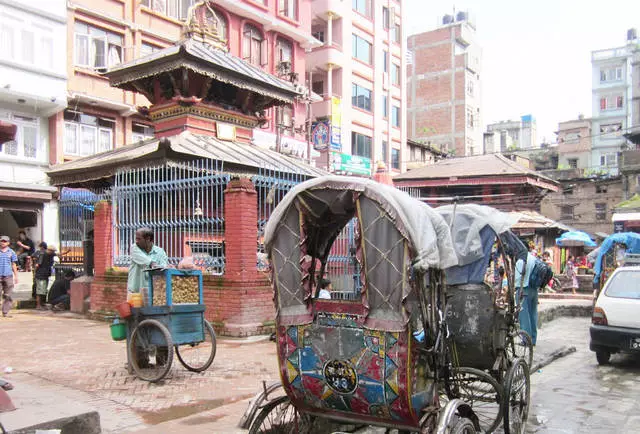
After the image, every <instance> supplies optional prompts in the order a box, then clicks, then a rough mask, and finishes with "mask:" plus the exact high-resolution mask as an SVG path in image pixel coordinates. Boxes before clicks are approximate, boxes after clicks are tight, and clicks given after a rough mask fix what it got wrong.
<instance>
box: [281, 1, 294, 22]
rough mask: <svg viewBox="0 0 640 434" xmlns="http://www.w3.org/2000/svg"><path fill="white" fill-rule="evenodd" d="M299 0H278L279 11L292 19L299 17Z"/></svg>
mask: <svg viewBox="0 0 640 434" xmlns="http://www.w3.org/2000/svg"><path fill="white" fill-rule="evenodd" d="M297 4H298V0H278V13H279V14H280V15H283V16H285V17H287V18H290V19H292V20H296V19H298V7H297Z"/></svg>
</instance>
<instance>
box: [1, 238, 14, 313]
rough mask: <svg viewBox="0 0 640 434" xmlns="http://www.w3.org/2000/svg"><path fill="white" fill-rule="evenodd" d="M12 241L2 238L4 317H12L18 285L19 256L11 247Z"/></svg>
mask: <svg viewBox="0 0 640 434" xmlns="http://www.w3.org/2000/svg"><path fill="white" fill-rule="evenodd" d="M10 242H11V239H10V238H9V237H8V236H7V235H2V236H0V292H1V293H2V316H3V317H4V318H7V317H11V315H9V311H11V307H12V306H13V286H14V285H17V284H18V255H16V252H14V251H13V249H11V248H10V247H9V243H10Z"/></svg>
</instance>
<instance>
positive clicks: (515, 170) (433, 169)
mask: <svg viewBox="0 0 640 434" xmlns="http://www.w3.org/2000/svg"><path fill="white" fill-rule="evenodd" d="M500 175H507V176H508V175H520V176H522V175H528V176H532V177H536V178H541V179H544V180H546V181H549V182H551V183H554V184H555V183H556V182H555V181H553V180H552V179H551V178H547V177H546V176H544V175H541V174H539V173H537V172H535V171H533V170H531V169H527V168H526V167H524V166H521V165H520V164H518V163H516V162H514V161H511V160H509V159H508V158H506V157H504V156H503V155H500V154H487V155H476V156H471V157H459V158H445V159H444V160H440V161H438V162H437V163H435V164H431V165H429V166H425V167H421V168H419V169H414V170H410V171H408V172H406V173H403V174H400V175H398V176H394V178H393V180H394V181H396V180H398V181H400V180H409V179H438V178H451V177H457V178H471V177H479V176H500Z"/></svg>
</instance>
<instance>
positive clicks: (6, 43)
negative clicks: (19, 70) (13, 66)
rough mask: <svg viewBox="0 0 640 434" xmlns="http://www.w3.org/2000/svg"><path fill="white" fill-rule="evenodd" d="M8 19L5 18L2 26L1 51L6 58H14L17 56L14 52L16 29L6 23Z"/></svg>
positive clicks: (0, 33) (0, 30) (0, 32)
mask: <svg viewBox="0 0 640 434" xmlns="http://www.w3.org/2000/svg"><path fill="white" fill-rule="evenodd" d="M6 21H7V20H6V19H5V20H3V23H2V27H0V53H2V56H3V57H4V58H6V59H13V58H14V57H15V52H14V48H13V47H14V44H15V41H14V31H13V28H12V27H9V26H8V25H7V23H6Z"/></svg>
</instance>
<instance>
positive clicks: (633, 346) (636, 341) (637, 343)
mask: <svg viewBox="0 0 640 434" xmlns="http://www.w3.org/2000/svg"><path fill="white" fill-rule="evenodd" d="M629 349H630V350H634V351H640V338H631V342H630V343H629Z"/></svg>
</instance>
